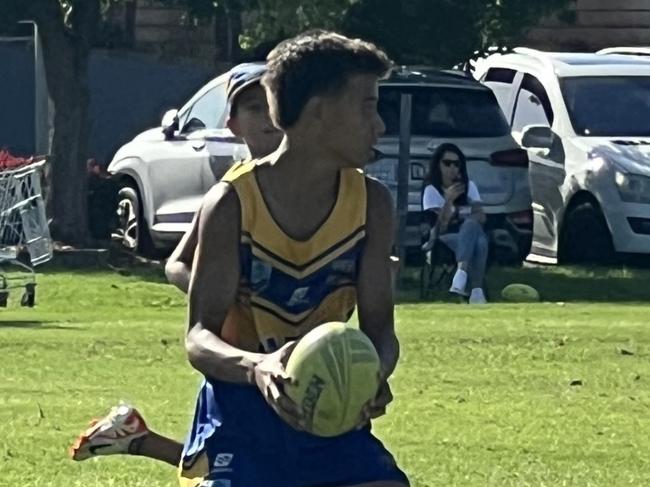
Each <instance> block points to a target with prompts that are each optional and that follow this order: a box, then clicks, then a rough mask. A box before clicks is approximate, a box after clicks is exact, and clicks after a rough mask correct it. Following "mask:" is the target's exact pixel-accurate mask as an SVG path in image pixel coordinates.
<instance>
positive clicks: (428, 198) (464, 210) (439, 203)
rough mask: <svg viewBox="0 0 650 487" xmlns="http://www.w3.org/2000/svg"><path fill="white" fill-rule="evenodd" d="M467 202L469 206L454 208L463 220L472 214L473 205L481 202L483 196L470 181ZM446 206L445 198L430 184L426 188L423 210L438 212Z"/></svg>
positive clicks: (423, 196) (423, 197)
mask: <svg viewBox="0 0 650 487" xmlns="http://www.w3.org/2000/svg"><path fill="white" fill-rule="evenodd" d="M467 201H468V202H469V204H468V205H461V206H459V207H458V208H456V206H454V207H453V209H454V211H455V210H458V215H459V216H460V218H461V219H463V218H465V217H466V216H468V215H469V214H471V212H472V206H471V205H473V204H476V203H480V202H481V195H480V194H479V192H478V188H477V187H476V184H474V181H470V182H469V184H468V188H467ZM444 205H445V197H444V196H443V195H441V194H440V192H439V191H438V190H437V189H436V187H435V186H434V185H433V184H429V185H428V186H426V187H425V188H424V194H423V195H422V209H423V210H425V211H426V210H438V209H440V208H442V207H443V206H444Z"/></svg>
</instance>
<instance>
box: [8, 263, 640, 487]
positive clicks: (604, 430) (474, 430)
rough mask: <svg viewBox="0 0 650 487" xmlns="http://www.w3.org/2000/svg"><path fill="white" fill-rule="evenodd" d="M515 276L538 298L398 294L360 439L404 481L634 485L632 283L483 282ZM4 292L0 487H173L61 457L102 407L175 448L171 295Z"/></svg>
mask: <svg viewBox="0 0 650 487" xmlns="http://www.w3.org/2000/svg"><path fill="white" fill-rule="evenodd" d="M515 276H516V280H519V281H521V280H524V281H525V282H526V281H527V282H533V281H534V283H535V285H536V286H537V287H538V288H539V289H540V291H542V295H543V296H544V297H546V298H547V299H549V300H550V302H546V303H540V304H534V305H533V304H528V305H511V304H501V303H497V304H491V305H489V306H486V307H481V308H470V307H467V306H460V305H458V304H453V303H447V304H422V303H408V301H412V299H410V298H411V296H412V294H413V293H406V294H403V295H402V301H404V302H406V303H407V304H401V305H399V306H398V308H397V312H396V316H397V327H398V333H399V336H400V339H401V342H402V360H401V364H400V366H399V368H398V370H397V373H396V374H395V376H394V378H393V381H392V384H393V389H394V393H395V402H394V404H393V405H392V408H391V409H390V411H389V414H388V416H386V417H384V418H382V419H381V420H379V421H377V423H376V431H377V433H378V435H379V436H380V437H381V438H382V439H383V440H384V441H385V443H387V444H388V445H389V446H390V448H391V449H392V451H393V452H394V453H395V455H396V457H397V459H398V461H399V463H400V464H401V465H402V467H403V468H404V469H405V470H406V471H407V473H408V474H409V476H410V478H411V481H412V485H413V486H415V487H425V486H449V485H454V486H456V485H457V486H466V485H468V486H529V485H530V486H606V487H609V486H623V485H630V486H641V485H650V456H649V455H648V451H650V388H649V385H648V384H649V382H650V328H649V326H648V325H649V319H648V314H649V312H650V309H649V308H648V306H646V305H645V304H643V301H644V300H646V299H647V298H648V295H649V294H650V289H648V286H647V283H648V282H650V281H648V277H649V275H648V273H647V272H632V273H630V272H627V271H616V272H605V271H600V272H598V271H564V270H554V271H539V270H523V271H515V270H512V271H500V272H496V273H493V275H492V276H491V278H490V282H491V283H493V285H494V287H495V289H497V288H498V287H499V286H500V285H502V284H503V283H505V282H508V281H511V280H513V279H515ZM491 294H492V295H493V296H496V295H497V293H495V292H494V290H493V292H492V293H491ZM16 296H17V295H16ZM16 296H14V297H13V299H12V302H11V303H10V307H9V308H8V309H6V310H0V486H17V485H20V486H61V487H64V486H65V487H67V486H174V485H175V472H174V471H173V469H172V468H170V467H168V466H166V465H162V464H156V463H154V462H153V461H148V460H145V459H142V458H127V457H121V458H118V457H107V458H100V459H97V460H91V461H87V462H83V463H79V464H78V463H74V462H72V461H71V460H68V458H67V457H66V448H67V446H68V444H69V442H70V441H71V440H72V439H73V437H74V436H75V435H76V434H77V433H78V432H79V431H80V430H81V429H82V428H83V427H84V426H85V424H86V423H87V421H88V420H89V419H90V417H91V416H93V415H95V414H98V413H101V412H103V411H105V410H106V408H108V407H109V406H111V405H113V404H114V403H116V402H117V401H118V400H120V399H125V400H128V401H131V402H133V403H134V404H136V405H137V406H138V407H139V408H140V409H141V411H142V412H143V413H144V415H145V417H146V418H148V420H149V423H150V426H151V427H153V428H154V429H156V430H157V431H159V432H161V433H165V434H169V435H171V436H174V437H177V438H182V436H183V435H184V433H185V431H186V427H187V425H188V423H189V421H190V414H191V411H192V407H193V400H194V394H195V391H196V387H197V384H198V381H199V377H198V375H197V374H196V373H194V372H193V371H192V370H191V369H190V367H189V366H188V365H187V364H186V361H185V357H184V352H183V349H182V334H183V328H184V314H185V309H184V306H185V301H184V297H183V296H182V295H181V294H180V293H177V292H176V291H175V290H174V289H173V288H171V287H170V286H167V285H165V284H164V283H163V282H162V280H161V278H160V276H158V275H157V274H155V273H151V272H148V273H138V275H133V276H123V275H118V274H116V273H109V272H100V271H97V272H88V271H86V272H79V273H74V272H64V271H57V270H51V271H48V273H47V274H46V275H43V276H40V280H39V288H38V298H37V299H38V301H39V303H40V304H39V305H38V307H37V308H35V309H22V308H19V307H17V304H16V301H17V300H18V299H17V297H16ZM587 300H590V301H592V302H586V301H587ZM558 301H562V303H558ZM635 301H636V302H635Z"/></svg>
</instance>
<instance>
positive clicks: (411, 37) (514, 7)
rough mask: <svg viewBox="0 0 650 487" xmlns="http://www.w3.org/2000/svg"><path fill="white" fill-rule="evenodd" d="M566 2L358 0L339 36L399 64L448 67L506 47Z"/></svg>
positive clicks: (519, 0) (553, 0)
mask: <svg viewBox="0 0 650 487" xmlns="http://www.w3.org/2000/svg"><path fill="white" fill-rule="evenodd" d="M569 3H570V2H569V0H464V1H463V2H450V1H449V0H402V1H394V0H361V1H359V2H357V3H356V4H354V5H353V6H352V8H351V9H350V10H349V11H348V14H347V15H346V17H345V19H343V23H342V30H343V31H345V32H347V33H349V34H352V35H358V36H361V37H363V38H367V39H370V40H373V41H375V42H376V43H378V44H379V45H380V46H382V47H383V48H385V49H386V50H387V51H388V52H389V53H390V54H391V55H392V57H393V58H394V59H396V60H397V61H398V62H400V63H403V64H410V63H426V64H437V65H442V66H449V65H453V64H456V63H458V62H459V61H462V60H464V59H466V58H467V57H469V56H470V55H471V54H472V52H473V51H475V50H477V49H481V48H485V47H488V46H491V45H512V44H515V43H518V42H520V41H521V40H522V38H523V36H524V35H525V34H526V32H527V31H528V29H530V28H531V27H533V26H534V25H535V24H536V23H537V22H539V19H540V18H542V17H543V16H544V15H547V14H550V13H553V12H556V11H558V10H561V9H564V8H566V7H567V6H568V4H569Z"/></svg>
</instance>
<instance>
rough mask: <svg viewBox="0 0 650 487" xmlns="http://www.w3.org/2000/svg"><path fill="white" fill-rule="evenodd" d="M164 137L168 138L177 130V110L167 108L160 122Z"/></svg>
mask: <svg viewBox="0 0 650 487" xmlns="http://www.w3.org/2000/svg"><path fill="white" fill-rule="evenodd" d="M160 125H161V127H162V132H163V134H165V139H167V140H169V139H171V138H172V137H173V136H174V132H177V131H178V110H176V109H174V110H167V111H166V112H165V114H164V115H163V118H162V122H161V123H160Z"/></svg>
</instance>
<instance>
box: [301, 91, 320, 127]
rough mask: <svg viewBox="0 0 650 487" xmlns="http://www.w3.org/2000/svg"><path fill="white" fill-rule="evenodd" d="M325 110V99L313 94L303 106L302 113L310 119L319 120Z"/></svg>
mask: <svg viewBox="0 0 650 487" xmlns="http://www.w3.org/2000/svg"><path fill="white" fill-rule="evenodd" d="M324 110H325V100H324V99H323V97H321V96H313V97H311V98H310V99H309V100H308V101H307V104H306V105H305V108H303V114H305V115H306V116H307V117H308V118H311V119H312V120H317V121H320V120H322V119H323V116H324Z"/></svg>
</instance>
